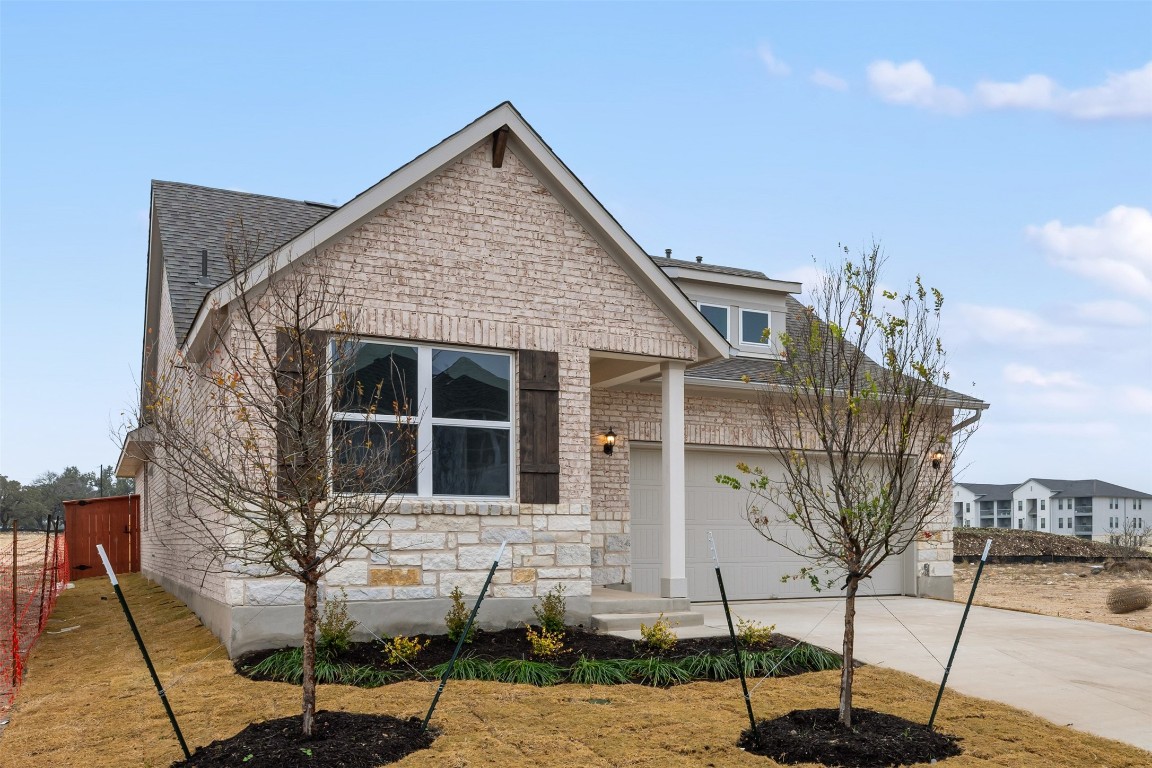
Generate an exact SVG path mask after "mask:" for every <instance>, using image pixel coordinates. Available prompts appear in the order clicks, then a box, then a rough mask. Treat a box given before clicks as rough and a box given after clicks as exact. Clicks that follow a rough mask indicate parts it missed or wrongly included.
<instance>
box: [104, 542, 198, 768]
mask: <svg viewBox="0 0 1152 768" xmlns="http://www.w3.org/2000/svg"><path fill="white" fill-rule="evenodd" d="M96 551H97V552H99V553H100V560H101V562H103V563H104V570H105V571H107V572H108V579H109V581H111V582H112V589H114V590H115V591H116V598H117V599H118V600H119V601H120V607H121V608H123V609H124V616H125V618H127V619H128V626H129V627H131V628H132V635H133V636H134V637H135V638H136V645H138V646H140V654H141V655H142V656H143V657H144V663H145V664H146V665H147V666H148V674H150V675H152V683H153V684H154V685H155V686H156V693H157V694H158V695H159V696H160V703H161V704H163V705H164V711H165V712H167V713H168V721H169V722H170V723H172V730H173V731H175V732H176V741H178V742H180V749H182V750H184V758H185V759H186V760H191V759H192V755H191V753H189V752H188V745H187V744H185V743H184V734H182V733H180V725H179V724H178V723H177V722H176V715H175V714H173V712H172V705H171V704H169V703H168V694H166V693H165V692H164V686H162V685H160V677H159V676H158V675H157V674H156V668H155V667H154V666H152V659H151V658H149V656H148V649H147V648H145V647H144V640H143V638H141V637H140V630H138V629H136V622H135V621H134V620H133V619H132V611H130V610H128V601H127V600H125V599H124V592H123V591H121V589H120V582H119V581H117V580H116V574H115V573H113V572H112V564H111V563H110V562H108V554H107V553H106V552H105V551H104V545H103V544H97V545H96Z"/></svg>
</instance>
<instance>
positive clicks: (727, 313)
mask: <svg viewBox="0 0 1152 768" xmlns="http://www.w3.org/2000/svg"><path fill="white" fill-rule="evenodd" d="M704 307H709V308H710V309H722V310H724V331H723V332H721V331H720V329H719V328H716V326H714V325H712V321H711V320H709V319H708V316H707V315H705V314H704ZM696 309H697V310H698V311H699V312H700V315H701V316H702V317H703V318H704V321H705V322H706V323H708V324H709V325H712V328H713V329H715V330H716V331H717V332H718V333H720V335H721V336H723V337H724V340H725V341H731V339H732V305H731V304H713V303H712V302H710V301H697V302H696Z"/></svg>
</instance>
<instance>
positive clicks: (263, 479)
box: [140, 222, 416, 736]
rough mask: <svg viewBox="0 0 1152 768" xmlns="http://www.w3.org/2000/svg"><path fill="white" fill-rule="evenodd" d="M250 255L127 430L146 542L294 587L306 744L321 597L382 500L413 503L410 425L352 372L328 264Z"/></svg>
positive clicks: (150, 387) (384, 378)
mask: <svg viewBox="0 0 1152 768" xmlns="http://www.w3.org/2000/svg"><path fill="white" fill-rule="evenodd" d="M258 252H259V243H258V239H257V238H253V237H252V236H250V234H249V233H246V232H245V231H244V228H243V224H242V222H241V223H239V224H238V225H237V226H236V227H235V228H234V230H233V231H232V232H230V235H229V237H228V238H227V246H226V255H227V257H228V263H229V268H230V273H231V274H230V278H229V280H230V282H226V283H225V286H229V285H230V292H231V294H232V295H233V296H234V298H233V299H232V300H231V301H229V302H228V303H227V304H226V305H225V306H217V307H213V308H212V313H211V315H212V319H213V323H212V328H211V330H210V331H209V332H208V340H207V342H206V343H205V344H203V345H202V346H198V347H196V348H195V349H192V350H190V349H188V348H187V346H186V348H183V349H179V350H176V351H175V352H173V353H172V354H171V355H169V356H168V357H167V358H166V359H161V360H159V362H158V364H157V372H156V375H155V377H154V378H152V379H151V380H150V381H148V382H147V383H146V386H145V392H144V397H143V398H142V408H143V412H142V413H141V414H140V423H141V424H143V425H146V428H148V429H150V430H151V439H152V440H153V445H154V447H153V449H152V455H151V456H150V461H151V462H152V465H153V467H154V468H155V469H156V470H159V473H160V475H161V477H162V479H163V481H164V482H163V488H164V497H165V498H164V499H163V503H162V504H159V505H156V507H157V508H155V509H153V510H152V514H153V515H158V514H159V515H161V516H162V519H158V520H157V525H155V526H154V529H155V530H156V531H158V532H160V533H159V534H158V535H162V536H172V535H175V536H182V537H184V538H186V539H190V540H193V541H195V542H196V543H197V545H198V546H199V547H201V548H202V551H203V552H204V553H206V555H207V563H208V565H206V568H207V567H212V568H219V569H222V570H224V571H226V572H227V571H231V572H240V573H245V574H255V575H286V576H291V577H292V578H294V579H297V580H298V581H299V582H301V583H302V584H303V603H304V605H303V608H304V620H303V672H304V675H303V707H302V714H303V717H302V729H303V733H304V734H305V735H308V736H310V735H311V734H312V731H313V725H314V720H315V711H316V674H315V660H316V631H317V618H318V616H317V602H318V591H319V585H320V584H321V582H322V580H323V579H324V578H325V576H326V574H328V573H330V572H331V571H332V569H333V568H336V567H337V566H339V565H340V564H341V563H343V562H344V561H345V560H346V559H347V558H348V556H349V555H350V554H351V553H352V552H353V550H355V549H356V548H357V547H360V546H362V545H363V544H364V543H365V539H366V537H367V536H368V534H369V533H371V532H372V531H373V530H374V529H375V528H376V527H377V525H378V524H379V523H381V522H382V521H383V520H384V518H385V515H386V514H387V513H388V512H389V511H390V510H391V505H392V496H393V494H394V493H396V492H402V491H407V490H411V489H413V486H414V483H415V472H416V451H415V445H416V443H415V435H414V431H413V430H414V419H413V417H412V414H410V413H409V405H408V400H407V398H406V397H405V396H404V394H403V393H404V391H405V389H404V382H403V381H401V380H398V374H397V373H396V368H395V367H394V366H390V365H389V362H388V360H387V359H385V360H380V359H371V360H367V361H365V360H361V359H359V357H358V353H359V352H360V350H361V349H362V347H361V345H359V344H358V343H357V341H356V337H355V334H354V329H355V327H356V323H355V316H354V314H353V313H351V311H350V307H351V306H352V305H353V302H351V301H350V300H349V299H348V297H346V296H345V291H344V289H343V288H342V285H341V283H340V281H339V279H338V277H337V276H336V274H335V271H334V267H335V265H334V264H333V263H332V262H331V261H330V260H329V257H328V256H327V255H325V254H315V255H313V256H311V257H309V258H308V259H307V260H306V262H305V263H300V262H297V263H295V264H292V265H289V266H286V268H285V269H284V270H282V271H281V272H280V274H277V273H276V271H275V270H274V269H273V267H274V266H276V265H275V261H274V260H275V258H276V256H275V254H273V255H272V256H269V257H266V258H265V259H264V260H262V261H261V260H257V259H256V258H255V255H256V254H257V253H258ZM192 343H193V341H192V340H190V341H189V342H188V344H192ZM361 357H362V356H361ZM338 413H343V414H345V415H344V416H342V417H338V418H334V416H336V414H338ZM348 414H352V416H349V415H348Z"/></svg>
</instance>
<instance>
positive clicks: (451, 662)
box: [420, 539, 508, 733]
mask: <svg viewBox="0 0 1152 768" xmlns="http://www.w3.org/2000/svg"><path fill="white" fill-rule="evenodd" d="M507 543H508V540H507V539H505V540H504V541H502V542H500V551H499V552H497V553H496V560H495V561H494V562H493V563H492V567H491V568H490V569H488V578H487V579H485V580H484V586H483V587H481V588H480V595H479V596H478V597H477V598H476V605H474V606H472V615H471V616H469V617H468V623H467V624H465V625H464V631H463V632H461V633H460V639H459V640H458V641H457V642H456V650H454V651H452V658H450V659H448V666H447V667H445V669H444V674H443V675H441V676H440V687H438V688H437V689H436V695H435V696H433V697H432V706H430V707H428V714H427V715H425V716H424V724H423V725H421V726H420V732H421V733H424V731H426V730H428V721H429V720H431V719H432V713H433V712H435V711H436V702H438V701H440V694H442V693H444V686H445V685H446V684H447V683H448V678H449V677H451V676H452V668H453V667H455V666H456V657H457V656H459V655H460V649H461V648H463V647H464V641H465V640H467V639H468V633H469V632H471V631H472V622H473V621H475V620H476V613H477V612H478V611H479V610H480V603H482V602H484V593H486V592H487V591H488V585H489V584H491V583H492V577H493V576H495V575H496V569H497V568H499V567H500V558H501V557H502V556H503V554H504V545H505V544H507Z"/></svg>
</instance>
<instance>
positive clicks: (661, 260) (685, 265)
mask: <svg viewBox="0 0 1152 768" xmlns="http://www.w3.org/2000/svg"><path fill="white" fill-rule="evenodd" d="M648 258H650V259H652V261H654V262H655V263H656V266H658V267H660V268H661V269H694V270H696V271H697V272H715V273H716V274H719V275H733V276H734V277H754V278H758V279H760V280H768V279H770V278H769V277H768V276H767V275H766V274H764V273H763V272H758V271H757V270H755V269H740V268H739V267H724V266H721V265H719V264H705V263H704V262H700V261H684V260H683V259H669V258H665V257H664V256H649V257H648Z"/></svg>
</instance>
